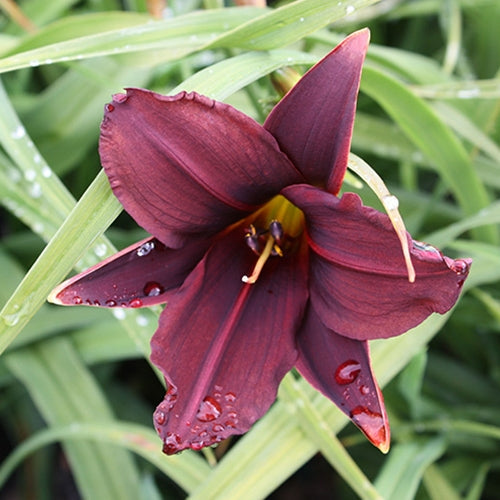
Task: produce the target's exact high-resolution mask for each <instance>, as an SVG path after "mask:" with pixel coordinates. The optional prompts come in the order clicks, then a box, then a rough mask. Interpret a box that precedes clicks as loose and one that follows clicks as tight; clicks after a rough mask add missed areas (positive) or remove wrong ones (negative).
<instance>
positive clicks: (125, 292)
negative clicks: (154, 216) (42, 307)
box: [48, 238, 209, 307]
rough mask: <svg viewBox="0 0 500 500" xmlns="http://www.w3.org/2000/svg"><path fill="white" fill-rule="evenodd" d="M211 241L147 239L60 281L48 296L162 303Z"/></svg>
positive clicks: (77, 301) (97, 302) (101, 302)
mask: <svg viewBox="0 0 500 500" xmlns="http://www.w3.org/2000/svg"><path fill="white" fill-rule="evenodd" d="M208 246H209V241H206V242H205V243H202V242H192V243H190V244H188V245H186V246H185V247H184V248H182V249H180V250H172V249H170V248H167V247H166V246H165V245H163V243H161V242H160V241H159V240H157V239H156V238H148V239H145V240H142V241H140V242H139V243H136V244H134V245H132V246H130V247H128V248H126V249H124V250H122V251H121V252H118V253H116V254H115V255H112V256H111V257H109V258H107V259H106V260H103V261H102V262H100V263H99V264H97V265H95V266H93V267H91V268H90V269H87V270H86V271H85V272H83V273H80V274H77V275H76V276H73V277H72V278H70V279H69V280H67V281H65V282H64V283H61V284H60V285H59V286H58V287H57V288H55V289H54V290H53V291H52V293H51V295H50V296H49V299H48V300H49V301H50V302H54V303H55V304H60V305H89V306H101V307H143V306H152V305H155V304H161V303H163V302H165V301H166V300H167V296H168V294H169V293H170V292H171V291H172V290H173V289H175V288H177V287H179V286H180V285H181V284H182V282H183V281H184V279H185V278H186V276H187V275H188V274H189V273H190V272H191V270H192V269H193V268H194V267H195V266H196V264H197V263H198V261H199V260H200V259H201V258H202V257H203V254H204V253H205V251H206V249H207V248H208Z"/></svg>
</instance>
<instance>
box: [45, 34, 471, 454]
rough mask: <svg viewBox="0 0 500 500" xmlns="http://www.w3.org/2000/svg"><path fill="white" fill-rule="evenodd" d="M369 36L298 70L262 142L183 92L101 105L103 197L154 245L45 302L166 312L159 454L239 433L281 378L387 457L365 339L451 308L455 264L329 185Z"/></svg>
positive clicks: (156, 348)
mask: <svg viewBox="0 0 500 500" xmlns="http://www.w3.org/2000/svg"><path fill="white" fill-rule="evenodd" d="M368 39H369V33H368V31H367V30H362V31H359V32H357V33H355V34H353V35H351V36H350V37H348V38H347V39H346V40H344V41H343V42H342V43H341V44H340V45H339V46H338V47H336V48H335V49H334V50H333V51H332V52H331V53H330V54H328V55H327V56H326V57H325V58H324V59H323V60H322V61H320V62H319V63H318V64H317V65H316V66H314V67H313V68H312V69H311V70H310V71H309V72H308V73H307V74H306V75H305V76H304V77H303V78H302V79H301V80H300V81H299V82H298V84H297V85H296V86H295V87H294V88H293V89H292V90H291V91H290V92H289V93H288V94H287V95H286V96H285V97H284V99H283V100H282V101H281V102H280V103H279V104H278V105H277V106H276V107H275V108H274V109H273V111H272V112H271V114H270V115H269V117H268V118H267V120H266V122H265V123H264V126H261V125H259V124H258V123H256V122H255V121H254V120H252V119H251V118H249V117H248V116H246V115H244V114H242V113H240V112H239V111H237V110H236V109H234V108H232V107H231V106H228V105H226V104H223V103H220V102H216V101H213V100H211V99H208V98H207V97H203V96H201V95H198V94H196V93H185V92H182V93H180V94H178V95H175V96H162V95H158V94H156V93H153V92H150V91H147V90H140V89H128V90H127V93H126V94H119V95H116V96H114V99H113V102H112V103H111V104H108V105H107V106H106V113H105V118H104V121H103V123H102V131H101V141H100V155H101V159H102V164H103V166H104V169H105V171H106V173H107V175H108V177H109V180H110V183H111V187H112V189H113V191H114V193H115V194H116V196H117V197H118V199H119V200H120V202H121V203H122V204H123V206H124V207H125V209H126V210H127V211H128V212H129V213H130V214H131V215H132V217H133V218H134V219H135V220H136V221H137V222H138V224H140V225H141V226H142V227H143V228H145V229H146V230H147V231H148V232H149V233H151V234H152V235H154V237H152V238H149V239H147V240H143V241H141V242H139V243H138V244H136V245H133V246H131V247H129V248H127V249H125V250H123V251H122V252H120V253H118V254H116V255H115V256H113V257H111V258H109V259H107V260H106V261H104V262H102V263H101V264H99V265H97V266H95V267H93V268H91V269H89V270H88V271H86V272H84V273H82V274H80V275H78V276H76V277H74V278H71V279H70V280H68V281H67V282H65V283H63V284H62V285H60V286H59V287H58V288H57V289H56V290H54V292H53V293H52V295H51V300H52V301H53V302H56V303H59V304H68V305H71V304H88V305H99V306H104V307H142V306H149V305H154V304H159V303H164V302H166V303H167V305H166V307H165V309H164V311H163V312H162V314H161V317H160V321H159V326H158V330H157V331H156V333H155V335H154V337H153V339H152V342H151V346H152V355H151V359H152V361H153V362H154V363H155V364H156V365H157V366H158V367H159V368H160V370H161V371H162V372H163V374H164V375H165V379H166V382H167V385H168V390H167V393H166V395H165V399H164V400H163V402H161V403H160V404H159V406H158V408H157V409H156V412H155V415H154V422H155V426H156V429H157V431H158V433H159V434H160V436H161V438H162V440H163V443H164V451H165V452H166V453H168V454H171V453H175V452H178V451H180V450H183V449H185V448H192V449H195V450H197V449H200V448H202V447H204V446H208V445H211V444H213V443H216V442H218V441H220V440H222V439H224V438H226V437H228V436H230V435H232V434H240V433H243V432H245V431H247V430H248V429H249V427H250V426H251V425H252V424H253V423H254V422H255V421H256V420H257V419H258V418H259V417H261V416H262V415H263V414H264V413H265V412H266V411H267V409H268V408H269V406H270V405H271V404H272V402H273V401H274V399H275V397H276V391H277V388H278V385H279V383H280V381H281V379H282V378H283V376H284V375H285V374H286V373H287V372H288V371H289V370H290V369H292V368H293V367H294V366H295V367H296V368H297V369H298V371H299V372H300V373H301V374H302V375H303V376H304V377H305V378H306V379H307V380H308V381H309V382H310V383H311V384H312V385H313V386H314V387H315V388H317V389H318V390H319V391H321V392H322V393H323V394H325V395H326V396H327V397H329V398H330V399H331V400H332V401H333V402H334V403H335V404H337V405H338V406H339V408H340V409H342V410H343V411H344V412H345V413H346V414H347V415H348V416H349V417H350V418H351V419H352V421H353V422H354V423H355V424H356V425H358V427H359V428H360V429H361V430H362V431H363V432H364V433H365V434H366V435H367V437H368V438H369V439H370V441H371V442H372V443H374V444H375V445H376V446H378V447H379V448H380V449H382V450H384V451H386V450H387V449H388V446H389V426H388V423H387V417H386V413H385V410H384V404H383V400H382V396H381V393H380V391H379V389H378V386H377V384H376V381H375V379H374V376H373V372H372V369H371V366H370V357H369V351H368V343H367V341H368V340H370V339H378V338H385V337H392V336H394V335H399V334H401V333H403V332H405V331H407V330H408V329H410V328H412V327H414V326H416V325H418V324H419V323H420V322H422V321H423V320H424V319H425V318H426V317H427V316H429V315H430V314H431V313H432V312H438V313H444V312H446V311H448V310H449V309H450V308H451V307H452V306H453V305H454V303H455V302H456V300H457V298H458V296H459V293H460V289H461V285H462V283H463V282H464V280H465V278H466V276H467V274H468V271H469V265H470V260H452V259H449V258H448V257H444V256H443V255H442V254H441V253H440V252H439V251H438V250H436V249H434V248H433V247H430V246H428V245H424V244H421V243H418V242H415V241H413V240H411V238H410V236H409V235H408V241H409V245H410V251H411V258H412V261H413V265H414V268H415V271H416V280H415V282H413V283H410V282H409V281H408V275H407V270H406V266H405V261H404V258H403V253H402V251H401V246H400V243H399V240H398V238H397V236H396V233H395V231H394V229H393V227H392V225H391V223H390V221H389V219H388V217H387V215H385V214H382V213H380V212H378V211H376V210H374V209H372V208H369V207H366V206H363V204H362V202H361V200H360V198H359V197H358V196H357V195H356V194H353V193H345V194H344V195H343V196H342V197H340V198H339V197H338V196H337V194H338V192H339V189H340V186H341V183H342V181H343V178H344V174H345V170H346V165H347V159H348V153H349V148H350V141H351V135H352V126H353V120H354V113H355V106H356V97H357V93H358V88H359V81H360V73H361V67H362V64H363V61H364V56H365V53H366V50H367V46H368Z"/></svg>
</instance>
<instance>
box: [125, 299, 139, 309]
mask: <svg viewBox="0 0 500 500" xmlns="http://www.w3.org/2000/svg"><path fill="white" fill-rule="evenodd" d="M141 306H142V300H141V299H132V300H131V301H130V302H129V303H128V307H141Z"/></svg>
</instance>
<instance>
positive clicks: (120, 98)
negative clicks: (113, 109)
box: [113, 94, 128, 104]
mask: <svg viewBox="0 0 500 500" xmlns="http://www.w3.org/2000/svg"><path fill="white" fill-rule="evenodd" d="M127 99H128V95H127V94H115V95H114V96H113V101H115V102H117V103H119V104H121V103H123V102H125V101H126V100H127Z"/></svg>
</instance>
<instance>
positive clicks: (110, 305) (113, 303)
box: [104, 299, 116, 307]
mask: <svg viewBox="0 0 500 500" xmlns="http://www.w3.org/2000/svg"><path fill="white" fill-rule="evenodd" d="M104 305H106V306H108V307H116V300H112V299H110V300H107V301H106V302H105V303H104Z"/></svg>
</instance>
